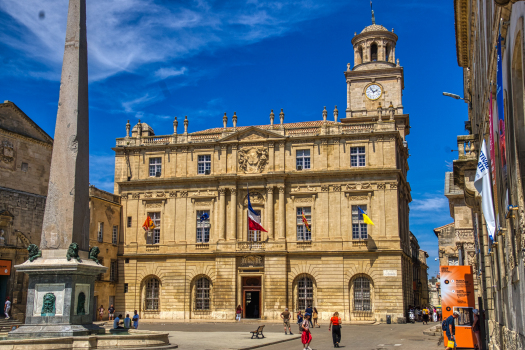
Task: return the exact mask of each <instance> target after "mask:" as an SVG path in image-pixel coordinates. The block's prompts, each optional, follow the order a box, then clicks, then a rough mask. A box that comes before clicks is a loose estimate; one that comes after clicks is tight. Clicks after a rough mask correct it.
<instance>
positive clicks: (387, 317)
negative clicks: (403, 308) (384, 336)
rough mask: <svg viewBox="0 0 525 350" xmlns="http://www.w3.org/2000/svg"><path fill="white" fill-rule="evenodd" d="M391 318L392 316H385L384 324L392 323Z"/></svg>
mask: <svg viewBox="0 0 525 350" xmlns="http://www.w3.org/2000/svg"><path fill="white" fill-rule="evenodd" d="M391 317H392V316H390V315H386V324H391V323H392V319H391Z"/></svg>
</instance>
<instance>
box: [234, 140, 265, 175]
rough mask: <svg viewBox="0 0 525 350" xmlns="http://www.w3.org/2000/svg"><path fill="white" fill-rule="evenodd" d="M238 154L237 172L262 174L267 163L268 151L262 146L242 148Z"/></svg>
mask: <svg viewBox="0 0 525 350" xmlns="http://www.w3.org/2000/svg"><path fill="white" fill-rule="evenodd" d="M238 154H239V170H241V171H243V172H244V173H245V174H257V173H262V172H263V171H264V168H265V167H266V164H267V163H268V150H267V149H266V148H264V147H262V146H260V147H247V148H243V149H241V150H240V151H239V153H238Z"/></svg>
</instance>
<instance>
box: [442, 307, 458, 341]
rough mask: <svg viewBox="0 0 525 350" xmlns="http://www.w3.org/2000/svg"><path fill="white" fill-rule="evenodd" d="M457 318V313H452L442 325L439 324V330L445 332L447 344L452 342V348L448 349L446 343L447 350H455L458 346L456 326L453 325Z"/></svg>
mask: <svg viewBox="0 0 525 350" xmlns="http://www.w3.org/2000/svg"><path fill="white" fill-rule="evenodd" d="M458 317H459V312H457V311H454V313H453V314H452V315H450V316H449V317H447V318H446V319H445V320H444V321H443V323H442V324H441V329H442V330H443V331H444V332H445V334H446V335H447V339H448V341H449V342H453V344H454V346H453V347H450V346H449V344H448V343H447V348H449V349H454V350H455V349H456V347H457V346H458V345H457V343H456V325H455V319H456V318H458Z"/></svg>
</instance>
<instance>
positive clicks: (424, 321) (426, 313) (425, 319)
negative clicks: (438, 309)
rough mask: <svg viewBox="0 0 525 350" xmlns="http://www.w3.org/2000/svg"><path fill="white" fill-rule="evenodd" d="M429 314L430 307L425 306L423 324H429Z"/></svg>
mask: <svg viewBox="0 0 525 350" xmlns="http://www.w3.org/2000/svg"><path fill="white" fill-rule="evenodd" d="M428 314H429V311H428V308H427V307H426V306H425V307H424V308H423V324H426V325H428Z"/></svg>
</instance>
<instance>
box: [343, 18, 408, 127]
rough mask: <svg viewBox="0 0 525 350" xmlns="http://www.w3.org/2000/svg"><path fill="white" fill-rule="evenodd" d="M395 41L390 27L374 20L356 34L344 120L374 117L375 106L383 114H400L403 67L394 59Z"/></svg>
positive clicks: (376, 113)
mask: <svg viewBox="0 0 525 350" xmlns="http://www.w3.org/2000/svg"><path fill="white" fill-rule="evenodd" d="M374 22H375V21H374ZM396 43H397V35H396V34H394V30H393V29H392V31H389V30H387V29H386V28H385V27H383V26H381V25H378V24H375V23H373V24H372V25H370V26H368V27H366V28H365V29H363V31H362V32H361V33H360V34H357V33H356V34H355V36H354V38H353V39H352V45H353V47H354V67H353V68H352V69H351V68H350V63H349V64H348V65H347V71H346V72H345V77H346V83H347V107H346V119H349V118H361V117H369V116H372V115H374V116H377V115H378V109H379V110H380V111H381V112H382V115H383V117H387V115H389V114H392V113H394V114H395V115H402V114H403V104H402V91H403V88H404V86H403V68H402V67H401V66H400V65H399V59H398V60H397V61H396ZM388 119H389V118H388ZM343 122H344V120H343Z"/></svg>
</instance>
